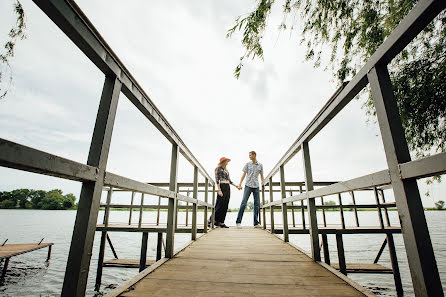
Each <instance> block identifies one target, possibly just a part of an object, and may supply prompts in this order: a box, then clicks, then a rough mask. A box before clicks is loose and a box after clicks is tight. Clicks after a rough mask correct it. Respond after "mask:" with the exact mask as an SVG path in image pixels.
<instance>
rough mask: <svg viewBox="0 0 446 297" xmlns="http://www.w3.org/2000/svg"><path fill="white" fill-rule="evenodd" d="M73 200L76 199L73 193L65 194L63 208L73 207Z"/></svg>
mask: <svg viewBox="0 0 446 297" xmlns="http://www.w3.org/2000/svg"><path fill="white" fill-rule="evenodd" d="M75 201H76V196H74V195H73V194H71V193H70V194H67V195H65V196H64V200H63V208H64V209H70V208H73V206H74V202H75Z"/></svg>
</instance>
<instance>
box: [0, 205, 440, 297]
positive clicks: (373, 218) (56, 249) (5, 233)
mask: <svg viewBox="0 0 446 297" xmlns="http://www.w3.org/2000/svg"><path fill="white" fill-rule="evenodd" d="M75 215H76V212H75V211H44V210H0V226H1V229H0V241H1V242H3V241H4V240H5V239H6V238H9V240H8V243H27V242H39V241H40V239H42V238H43V237H44V238H45V242H53V243H54V246H53V249H52V254H51V260H50V261H49V262H46V261H45V260H46V256H47V249H42V250H38V251H34V252H31V253H28V254H25V255H20V256H17V257H13V258H11V261H10V264H9V268H8V272H7V276H6V279H5V283H4V284H3V285H1V286H0V295H2V296H3V295H4V296H58V295H60V291H61V288H62V283H63V278H64V272H65V265H66V260H67V255H68V250H69V247H70V241H71V234H72V229H73V224H74V219H75ZM275 215H276V216H275V222H276V223H278V224H280V221H281V214H280V213H276V214H275ZM289 215H290V217H289V219H288V221H289V222H290V224H292V218H291V213H290V214H289ZM326 215H327V222H328V224H339V222H340V219H339V213H337V212H327V213H326ZM389 215H390V219H391V223H392V224H394V225H396V224H397V222H398V216H397V213H396V212H394V211H392V212H389ZM445 216H446V212H438V211H430V212H426V217H427V220H428V224H429V227H430V234H431V238H432V241H433V243H434V250H435V255H436V258H437V264H438V268H439V270H440V276H441V277H442V278H444V277H445V276H446V240H445V239H446V238H445V234H446V232H445V229H446V226H445V225H444V224H442V221H444V218H445ZM236 217H237V213H228V215H227V218H226V223H227V224H228V225H235V219H236ZM99 218H102V213H100V215H99ZM155 218H156V212H144V214H143V221H144V222H154V221H155ZM110 220H111V222H127V221H128V212H125V211H116V212H112V215H111V218H110ZM345 220H346V224H347V226H348V225H351V226H353V225H354V216H353V212H345ZM359 220H360V224H361V226H377V224H378V216H377V213H376V212H368V211H367V212H359ZM133 221H134V222H137V221H138V212H136V211H135V212H134V214H133ZM160 221H161V223H163V222H165V221H166V213H165V212H164V213H161V218H160ZM321 221H322V220H320V222H321ZM179 222H180V223H184V222H185V213H184V212H180V213H179ZM189 222H190V220H189ZM198 222H203V214H202V213H199V216H198ZM307 222H308V220H307ZM295 223H296V224H300V223H301V218H300V213H297V212H296V217H295ZM242 225H252V213H249V212H248V213H245V216H244V219H243V222H242ZM99 234H100V233H96V238H95V242H94V248H93V256H92V262H91V267H90V274H89V279H88V286H87V296H93V295H94V291H93V287H94V281H95V277H96V267H97V257H98V248H99V238H100V236H99ZM109 235H110V238H111V240H112V242H113V245H114V247H115V249H116V252H117V254H118V257H119V258H133V259H137V258H138V257H139V253H140V246H141V237H142V235H141V234H140V233H118V232H111V233H109ZM384 238H385V235H382V234H381V235H373V234H367V235H344V246H345V251H346V261H347V262H363V263H373V260H374V258H375V256H376V254H377V253H378V250H379V248H380V246H381V244H382V242H383V240H384ZM189 240H190V234H176V237H175V248H176V249H179V248H181V247H183V246H184V245H185V244H186V243H187V242H189ZM328 240H329V248H330V258H331V259H332V261H333V262H335V261H337V260H336V259H337V253H336V241H335V237H334V235H333V236H332V235H328ZM156 241H157V235H156V234H153V233H151V234H149V245H148V258H149V259H154V258H155V254H156ZM290 241H291V242H293V243H294V244H296V245H298V246H300V247H301V248H302V249H304V250H306V251H307V252H308V253H309V252H310V240H309V236H308V235H290ZM395 245H396V249H397V255H398V260H399V264H400V270H401V278H402V281H403V286H404V290H405V296H413V290H412V285H411V280H410V275H409V268H408V265H407V260H406V255H405V252H404V243H403V240H402V236H401V235H395ZM385 251H386V252H384V253H383V255H382V257H381V259H380V261H379V263H380V264H382V265H384V266H387V267H391V266H390V258H389V254H388V252H387V249H386V250H385ZM105 258H106V259H111V258H113V254H112V252H111V250H110V248H109V247H108V245H107V247H106V256H105ZM137 273H138V270H137V269H129V268H104V271H103V282H102V288H101V289H102V290H103V291H105V292H106V291H109V290H110V289H113V288H114V287H115V286H116V285H118V284H121V283H123V282H124V281H126V280H128V279H129V278H131V277H132V276H134V275H136V274H137ZM349 277H351V278H352V279H354V280H355V281H357V282H359V283H360V284H361V285H364V286H366V287H369V288H371V289H372V290H373V292H374V293H375V294H377V295H381V296H396V294H395V291H394V283H393V277H392V275H391V274H359V273H358V274H349ZM445 290H446V288H445Z"/></svg>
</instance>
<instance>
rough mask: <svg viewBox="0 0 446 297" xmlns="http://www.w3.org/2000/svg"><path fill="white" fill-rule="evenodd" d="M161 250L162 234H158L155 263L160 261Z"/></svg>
mask: <svg viewBox="0 0 446 297" xmlns="http://www.w3.org/2000/svg"><path fill="white" fill-rule="evenodd" d="M162 250H163V232H158V239H157V241H156V261H159V260H161V256H162Z"/></svg>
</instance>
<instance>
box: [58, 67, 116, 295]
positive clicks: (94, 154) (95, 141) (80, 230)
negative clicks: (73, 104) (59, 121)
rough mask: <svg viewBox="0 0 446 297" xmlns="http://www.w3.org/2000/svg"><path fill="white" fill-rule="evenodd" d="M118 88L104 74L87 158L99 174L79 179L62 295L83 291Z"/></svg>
mask: <svg viewBox="0 0 446 297" xmlns="http://www.w3.org/2000/svg"><path fill="white" fill-rule="evenodd" d="M120 92H121V82H120V81H119V80H118V79H117V78H116V77H115V76H111V75H110V76H109V75H107V76H106V77H105V82H104V88H103V90H102V96H101V101H100V103H99V109H98V113H97V117H96V123H95V127H94V131H93V136H92V140H91V145H90V152H89V154H88V160H87V165H90V166H94V167H96V168H98V169H97V170H98V176H97V179H96V181H93V182H91V181H88V182H83V183H82V188H81V193H80V197H79V207H78V209H77V213H76V220H75V223H74V229H73V236H72V239H71V246H70V251H69V254H68V261H67V266H66V270H65V277H64V283H63V288H62V294H61V295H62V296H64V297H67V296H84V295H85V290H86V286H87V279H88V272H89V270H90V269H89V268H90V260H91V251H92V248H93V241H94V234H95V232H96V224H97V220H98V212H99V206H100V202H101V195H102V188H103V186H104V176H105V169H106V167H107V159H108V153H109V149H110V142H111V137H112V132H113V125H114V121H115V115H116V109H117V107H118V98H119V94H120Z"/></svg>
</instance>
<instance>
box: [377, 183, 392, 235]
mask: <svg viewBox="0 0 446 297" xmlns="http://www.w3.org/2000/svg"><path fill="white" fill-rule="evenodd" d="M378 194H379V195H380V196H381V198H382V200H383V204H385V203H386V198H385V197H384V190H382V189H379V190H378ZM384 213H385V214H386V224H387V227H390V218H389V211H388V210H387V207H385V208H384Z"/></svg>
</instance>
